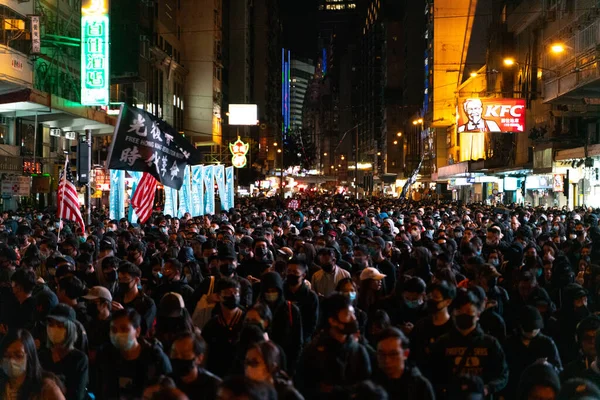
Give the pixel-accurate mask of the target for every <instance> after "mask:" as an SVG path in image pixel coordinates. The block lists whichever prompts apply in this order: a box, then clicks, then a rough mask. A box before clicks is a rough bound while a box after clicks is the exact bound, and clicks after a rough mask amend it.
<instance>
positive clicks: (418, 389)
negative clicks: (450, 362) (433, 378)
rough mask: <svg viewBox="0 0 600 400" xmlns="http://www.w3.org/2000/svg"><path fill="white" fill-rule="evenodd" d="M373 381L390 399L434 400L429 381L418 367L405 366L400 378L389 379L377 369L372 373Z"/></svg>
mask: <svg viewBox="0 0 600 400" xmlns="http://www.w3.org/2000/svg"><path fill="white" fill-rule="evenodd" d="M373 381H375V383H377V384H379V385H381V386H382V387H383V388H384V389H385V391H386V392H387V394H388V397H389V398H390V399H403V400H435V393H434V391H433V387H432V386H431V383H430V382H429V380H427V378H425V377H424V376H423V375H422V374H421V371H419V368H418V367H410V366H407V367H406V369H405V370H404V373H403V374H402V377H401V378H400V379H389V378H388V377H387V376H386V375H385V374H384V373H383V372H381V371H380V370H379V369H378V370H376V372H375V373H374V374H373Z"/></svg>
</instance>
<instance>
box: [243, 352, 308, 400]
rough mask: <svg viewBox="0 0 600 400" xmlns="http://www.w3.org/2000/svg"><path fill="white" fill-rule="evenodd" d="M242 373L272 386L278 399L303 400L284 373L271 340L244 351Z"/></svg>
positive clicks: (278, 354) (278, 355) (253, 379)
mask: <svg viewBox="0 0 600 400" xmlns="http://www.w3.org/2000/svg"><path fill="white" fill-rule="evenodd" d="M244 375H245V376H246V377H247V378H248V379H250V380H252V381H254V382H262V383H265V384H267V385H270V386H272V387H273V388H274V389H275V390H276V391H277V398H278V399H282V400H283V399H286V400H303V399H304V398H303V397H302V395H300V393H298V391H297V390H296V389H294V386H293V384H292V382H291V381H290V379H289V378H288V376H287V375H286V373H285V372H284V371H283V370H282V369H281V357H280V353H279V348H278V347H277V345H275V344H274V343H273V342H270V341H263V342H260V343H256V344H254V345H253V346H252V347H250V348H249V349H248V351H247V352H246V357H245V360H244Z"/></svg>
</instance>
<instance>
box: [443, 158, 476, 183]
mask: <svg viewBox="0 0 600 400" xmlns="http://www.w3.org/2000/svg"><path fill="white" fill-rule="evenodd" d="M469 166H470V161H463V162H460V163H456V164H451V165H446V166H445V167H440V168H439V169H438V176H437V179H438V180H445V179H451V178H457V177H466V176H467V175H468V174H469V172H470V168H469Z"/></svg>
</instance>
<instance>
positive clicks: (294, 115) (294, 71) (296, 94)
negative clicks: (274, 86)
mask: <svg viewBox="0 0 600 400" xmlns="http://www.w3.org/2000/svg"><path fill="white" fill-rule="evenodd" d="M290 72H291V93H290V95H291V100H290V105H291V107H290V115H291V123H290V128H291V129H294V130H302V110H303V108H304V98H305V96H306V91H307V89H308V84H309V82H310V80H311V79H312V77H313V76H314V74H315V66H314V61H313V60H310V59H306V60H301V59H297V58H293V57H292V62H291V68H290Z"/></svg>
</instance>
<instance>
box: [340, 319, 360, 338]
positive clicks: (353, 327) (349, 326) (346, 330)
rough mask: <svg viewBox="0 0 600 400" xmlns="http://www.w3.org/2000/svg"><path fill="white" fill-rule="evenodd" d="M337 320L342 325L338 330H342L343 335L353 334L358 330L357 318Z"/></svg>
mask: <svg viewBox="0 0 600 400" xmlns="http://www.w3.org/2000/svg"><path fill="white" fill-rule="evenodd" d="M339 322H340V323H341V324H343V325H344V327H343V328H342V329H340V332H342V333H343V334H344V335H353V334H355V333H357V332H358V329H359V327H358V321H357V320H354V321H350V322H342V321H339Z"/></svg>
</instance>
